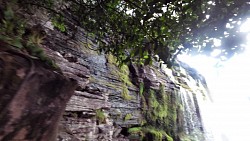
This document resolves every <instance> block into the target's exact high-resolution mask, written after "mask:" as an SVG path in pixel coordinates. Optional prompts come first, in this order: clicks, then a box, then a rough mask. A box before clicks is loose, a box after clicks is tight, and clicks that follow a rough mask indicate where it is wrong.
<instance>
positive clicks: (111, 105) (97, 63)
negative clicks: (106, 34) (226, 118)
mask: <svg viewBox="0 0 250 141" xmlns="http://www.w3.org/2000/svg"><path fill="white" fill-rule="evenodd" d="M26 16H27V17H28V19H29V24H30V25H31V26H32V25H36V24H41V25H43V30H45V31H46V34H47V36H46V38H45V39H44V42H43V44H42V47H43V49H44V51H45V52H46V54H47V55H48V56H49V57H50V58H52V59H53V60H54V61H55V62H56V64H57V65H58V66H59V67H60V68H61V70H62V71H63V74H64V75H65V76H67V77H69V78H73V79H75V80H77V81H78V87H77V88H76V90H75V94H74V95H73V96H72V97H71V99H70V101H69V102H68V104H67V107H66V110H65V113H64V114H63V118H62V119H61V122H60V130H59V132H58V140H65V141H66V140H75V141H78V140H81V141H85V140H86V141H101V140H103V141H107V140H114V141H123V140H124V141H125V140H141V139H142V138H143V136H144V140H168V141H170V140H175V141H178V140H183V141H184V140H204V139H203V135H202V133H203V127H202V119H201V117H200V111H199V104H198V103H199V100H198V99H200V96H202V95H203V96H205V95H206V93H207V90H206V87H207V86H206V83H205V80H204V78H203V77H202V76H200V75H199V74H198V73H197V72H196V71H195V70H193V69H191V68H190V67H188V66H187V65H185V64H184V63H181V62H177V63H175V64H174V66H173V67H172V69H168V68H167V67H166V66H165V65H163V64H160V63H154V64H153V65H152V66H140V65H135V64H129V65H123V66H122V67H118V64H117V63H116V60H115V57H113V56H112V55H110V54H104V53H98V52H97V51H96V49H97V47H98V45H97V43H96V42H95V40H94V39H91V38H87V34H88V33H87V32H86V31H84V30H83V29H81V28H78V27H74V28H72V29H71V28H70V27H73V26H72V24H71V22H70V21H68V22H69V25H68V32H67V33H61V32H60V31H59V30H57V29H56V28H54V27H53V26H52V24H51V22H50V20H49V19H48V18H47V17H46V16H45V15H44V14H41V13H36V14H34V15H26ZM75 29H77V30H75ZM73 31H76V32H75V36H74V37H72V36H71V34H73V33H72V32H73Z"/></svg>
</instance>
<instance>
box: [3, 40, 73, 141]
mask: <svg viewBox="0 0 250 141" xmlns="http://www.w3.org/2000/svg"><path fill="white" fill-rule="evenodd" d="M45 64H46V63H44V62H41V61H39V60H38V59H35V58H32V57H30V56H28V55H25V54H23V53H20V52H18V51H15V50H7V49H6V47H4V46H3V45H1V46H0V140H1V141H9V140H26V141H27V140H31V141H41V140H42V141H51V140H56V134H57V126H58V122H59V120H60V117H61V115H62V113H63V112H64V109H65V106H66V103H67V101H68V100H69V98H70V97H71V95H73V92H74V89H75V88H76V81H74V80H72V79H68V78H66V77H65V76H63V75H62V74H61V73H60V72H58V71H56V70H53V69H51V68H50V67H48V66H46V65H45Z"/></svg>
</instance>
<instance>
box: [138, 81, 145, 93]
mask: <svg viewBox="0 0 250 141" xmlns="http://www.w3.org/2000/svg"><path fill="white" fill-rule="evenodd" d="M143 91H144V83H142V82H141V83H140V86H139V94H140V96H142V94H143Z"/></svg>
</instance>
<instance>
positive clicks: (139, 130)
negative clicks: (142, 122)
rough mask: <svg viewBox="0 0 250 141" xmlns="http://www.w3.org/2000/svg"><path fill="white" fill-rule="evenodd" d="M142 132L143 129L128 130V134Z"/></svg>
mask: <svg viewBox="0 0 250 141" xmlns="http://www.w3.org/2000/svg"><path fill="white" fill-rule="evenodd" d="M141 132H142V127H132V128H129V129H128V133H130V134H138V133H141Z"/></svg>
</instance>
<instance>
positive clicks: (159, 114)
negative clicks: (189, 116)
mask: <svg viewBox="0 0 250 141" xmlns="http://www.w3.org/2000/svg"><path fill="white" fill-rule="evenodd" d="M142 84H143V83H141V86H140V87H143V92H142V95H141V102H142V103H141V104H142V110H143V111H142V113H143V117H144V119H142V120H143V121H144V123H143V124H142V125H141V127H140V128H139V127H133V128H132V129H131V130H132V131H130V133H131V134H138V135H141V136H142V137H144V136H145V137H144V138H148V137H153V139H152V140H156V141H157V140H161V139H162V138H165V139H167V140H173V139H172V138H171V137H170V136H169V135H171V136H175V135H176V134H177V132H176V131H177V114H178V113H177V111H181V109H180V106H179V105H181V104H180V103H179V102H178V100H177V98H175V96H174V95H173V94H171V93H168V92H166V90H165V88H164V85H162V84H160V86H159V89H150V88H147V87H145V86H144V85H142ZM141 91H142V90H141ZM134 128H135V129H134ZM136 129H138V130H136ZM139 129H140V131H139ZM133 130H136V131H134V132H133ZM162 131H164V132H162Z"/></svg>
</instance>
